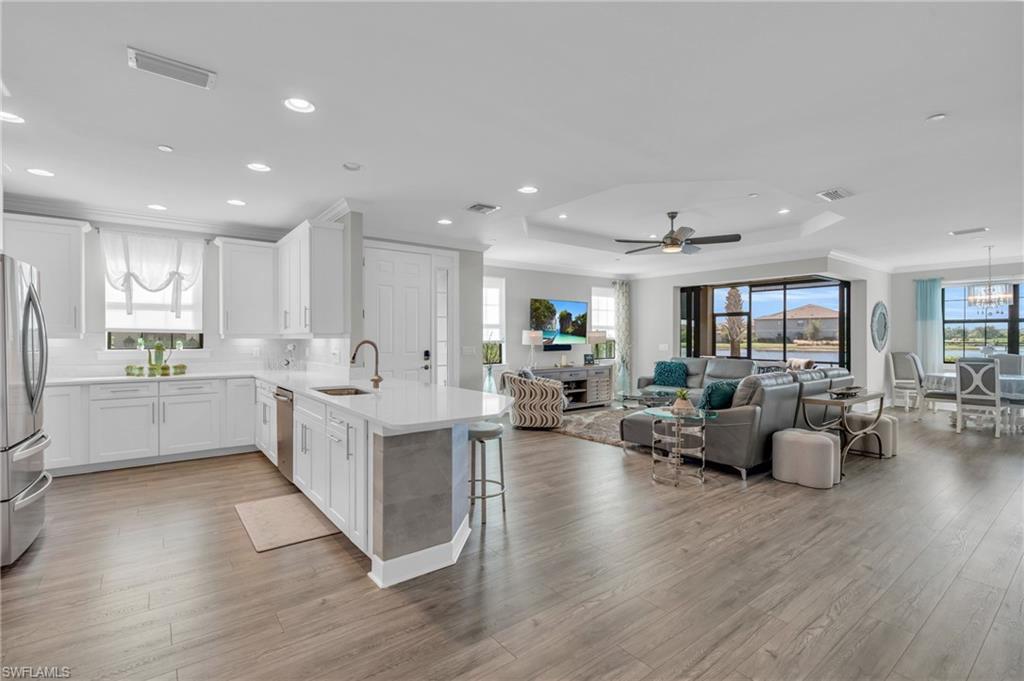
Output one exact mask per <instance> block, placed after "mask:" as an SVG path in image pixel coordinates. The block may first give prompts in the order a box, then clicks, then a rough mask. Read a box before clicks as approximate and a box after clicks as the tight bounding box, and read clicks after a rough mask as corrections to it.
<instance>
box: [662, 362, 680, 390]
mask: <svg viewBox="0 0 1024 681" xmlns="http://www.w3.org/2000/svg"><path fill="white" fill-rule="evenodd" d="M654 385H670V386H672V387H674V388H685V387H686V365H685V364H683V363H682V362H657V363H656V364H655V365H654Z"/></svg>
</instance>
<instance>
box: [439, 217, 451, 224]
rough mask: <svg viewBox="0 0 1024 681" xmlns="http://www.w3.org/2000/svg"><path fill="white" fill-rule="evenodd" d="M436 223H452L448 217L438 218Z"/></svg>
mask: <svg viewBox="0 0 1024 681" xmlns="http://www.w3.org/2000/svg"><path fill="white" fill-rule="evenodd" d="M437 224H439V225H450V224H452V221H451V220H450V219H449V218H441V219H440V220H438V221H437Z"/></svg>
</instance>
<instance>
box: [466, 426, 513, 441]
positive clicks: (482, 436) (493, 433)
mask: <svg viewBox="0 0 1024 681" xmlns="http://www.w3.org/2000/svg"><path fill="white" fill-rule="evenodd" d="M503 432H505V426H503V425H501V424H500V423H491V422H490V421H477V422H476V423H471V424H469V439H470V440H478V441H481V442H482V441H484V440H493V439H494V438H496V437H501V434H502V433H503Z"/></svg>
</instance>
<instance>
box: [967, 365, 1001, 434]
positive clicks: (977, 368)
mask: <svg viewBox="0 0 1024 681" xmlns="http://www.w3.org/2000/svg"><path fill="white" fill-rule="evenodd" d="M1008 411H1009V405H1008V404H1005V403H1004V402H1003V400H1002V395H1001V394H1000V390H999V363H998V362H996V361H995V359H993V358H991V357H971V358H963V359H958V360H957V362H956V432H958V433H959V432H961V431H962V430H963V421H964V417H965V416H968V413H971V414H976V415H979V416H986V415H992V417H993V418H994V419H995V435H996V437H999V433H1000V429H1001V427H1002V424H1003V414H1004V413H1006V412H1008Z"/></svg>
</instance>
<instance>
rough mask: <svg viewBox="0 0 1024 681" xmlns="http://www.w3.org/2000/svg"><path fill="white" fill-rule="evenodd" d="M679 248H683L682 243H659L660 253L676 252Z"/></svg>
mask: <svg viewBox="0 0 1024 681" xmlns="http://www.w3.org/2000/svg"><path fill="white" fill-rule="evenodd" d="M681 250H683V246H682V244H671V243H669V244H662V245H661V252H662V253H678V252H679V251H681Z"/></svg>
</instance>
